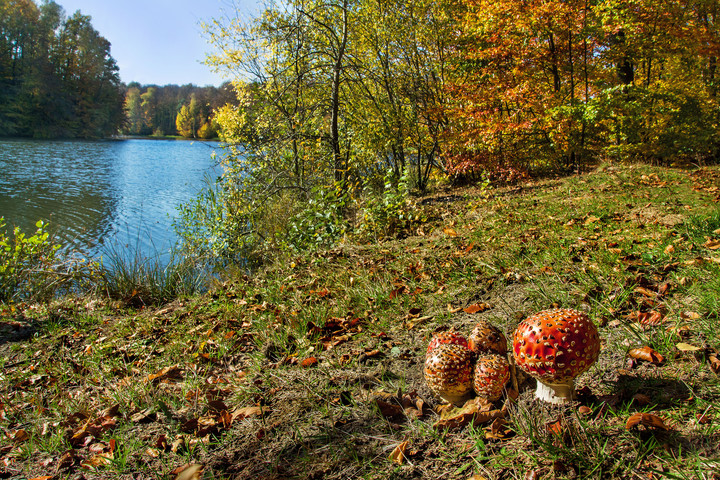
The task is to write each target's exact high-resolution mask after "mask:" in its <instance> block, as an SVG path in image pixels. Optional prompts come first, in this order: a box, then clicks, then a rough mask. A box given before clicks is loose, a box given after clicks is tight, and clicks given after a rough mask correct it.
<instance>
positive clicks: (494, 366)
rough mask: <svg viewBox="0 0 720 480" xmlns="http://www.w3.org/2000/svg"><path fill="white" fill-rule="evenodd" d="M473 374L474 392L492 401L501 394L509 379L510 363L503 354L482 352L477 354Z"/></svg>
mask: <svg viewBox="0 0 720 480" xmlns="http://www.w3.org/2000/svg"><path fill="white" fill-rule="evenodd" d="M474 374H475V375H474V381H473V386H474V388H475V393H477V394H478V396H479V397H483V398H487V399H488V400H490V401H494V400H497V399H498V398H500V397H501V396H502V394H503V389H504V388H505V384H506V383H507V382H508V380H510V364H509V363H508V361H507V358H505V356H504V355H497V354H483V355H480V356H478V359H477V363H476V364H475V372H474Z"/></svg>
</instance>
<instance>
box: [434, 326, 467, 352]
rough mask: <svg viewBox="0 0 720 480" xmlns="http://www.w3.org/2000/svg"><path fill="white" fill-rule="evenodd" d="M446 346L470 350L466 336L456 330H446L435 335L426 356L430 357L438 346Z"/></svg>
mask: <svg viewBox="0 0 720 480" xmlns="http://www.w3.org/2000/svg"><path fill="white" fill-rule="evenodd" d="M445 344H454V345H461V346H463V347H465V348H468V341H467V338H465V336H464V335H462V334H461V333H460V332H457V331H455V330H444V331H441V332H435V333H433V336H432V338H431V339H430V344H429V345H428V348H427V353H426V355H429V354H430V352H432V351H433V350H434V349H435V348H437V347H438V346H440V345H445Z"/></svg>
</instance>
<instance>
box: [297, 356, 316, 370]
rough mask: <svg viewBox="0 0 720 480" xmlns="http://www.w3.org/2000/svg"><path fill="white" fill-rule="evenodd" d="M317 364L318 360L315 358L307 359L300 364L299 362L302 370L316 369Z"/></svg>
mask: <svg viewBox="0 0 720 480" xmlns="http://www.w3.org/2000/svg"><path fill="white" fill-rule="evenodd" d="M317 364H318V359H317V358H315V357H308V358H306V359H305V360H303V361H302V362H300V366H301V367H303V368H309V367H316V366H317Z"/></svg>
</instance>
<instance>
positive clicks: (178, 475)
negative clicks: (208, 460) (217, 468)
mask: <svg viewBox="0 0 720 480" xmlns="http://www.w3.org/2000/svg"><path fill="white" fill-rule="evenodd" d="M204 468H205V466H204V465H200V464H199V463H191V464H186V465H183V466H182V467H178V468H176V469H175V470H173V471H172V472H170V474H171V475H175V477H174V479H173V480H200V478H201V475H202V471H203V469H204Z"/></svg>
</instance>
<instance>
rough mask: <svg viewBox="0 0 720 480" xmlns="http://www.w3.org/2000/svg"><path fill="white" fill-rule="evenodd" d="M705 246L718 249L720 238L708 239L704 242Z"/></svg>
mask: <svg viewBox="0 0 720 480" xmlns="http://www.w3.org/2000/svg"><path fill="white" fill-rule="evenodd" d="M703 247H705V248H707V249H709V250H717V249H718V248H720V240H715V239H712V238H711V239H708V241H707V242H705V243H703Z"/></svg>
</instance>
